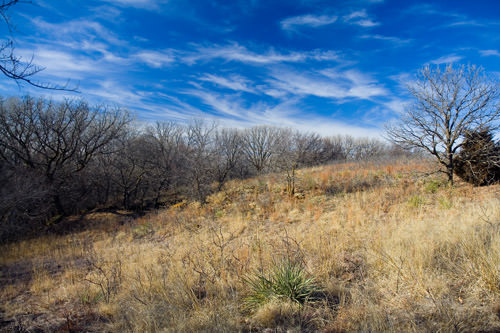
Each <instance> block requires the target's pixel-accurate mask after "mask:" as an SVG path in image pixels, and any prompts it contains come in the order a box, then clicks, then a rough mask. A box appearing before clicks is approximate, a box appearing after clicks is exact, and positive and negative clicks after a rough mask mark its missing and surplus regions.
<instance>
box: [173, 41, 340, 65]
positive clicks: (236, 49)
mask: <svg viewBox="0 0 500 333" xmlns="http://www.w3.org/2000/svg"><path fill="white" fill-rule="evenodd" d="M216 58H218V59H223V60H226V61H238V62H242V63H247V64H261V65H262V64H274V63H281V62H292V63H296V62H304V61H306V60H316V61H336V60H339V56H338V54H337V53H336V52H334V51H321V50H314V51H308V52H296V51H292V52H288V53H280V52H278V51H275V50H274V49H272V48H271V49H269V50H268V51H266V52H263V53H256V52H253V51H250V50H248V49H247V48H246V47H244V46H242V45H239V44H238V43H232V44H228V45H223V46H220V45H213V46H208V47H204V46H198V47H197V50H196V52H192V53H190V54H189V53H187V54H185V55H182V57H181V60H182V61H185V62H187V63H196V62H198V61H206V60H212V59H216Z"/></svg>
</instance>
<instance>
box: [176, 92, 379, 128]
mask: <svg viewBox="0 0 500 333" xmlns="http://www.w3.org/2000/svg"><path fill="white" fill-rule="evenodd" d="M186 93H190V94H191V95H192V96H195V97H198V98H199V99H200V100H201V101H202V102H203V104H205V105H206V106H208V107H210V108H211V109H212V111H213V113H212V115H211V117H212V118H213V119H217V120H218V122H219V123H220V124H221V125H222V126H226V127H237V128H247V127H251V126H255V125H262V124H266V125H274V126H285V127H290V128H295V129H298V130H301V131H307V132H314V133H319V134H322V135H325V136H327V135H332V134H349V135H353V136H359V137H361V136H362V137H377V138H380V137H381V136H382V131H381V130H380V129H378V128H367V127H363V126H356V125H352V124H347V123H345V122H342V121H339V120H336V119H334V118H333V117H328V116H321V115H315V114H311V113H310V114H308V115H307V116H304V112H303V109H302V105H301V101H300V98H298V97H294V98H289V99H286V100H283V101H280V102H278V103H265V102H262V101H260V102H256V103H251V104H250V105H248V104H247V103H246V101H245V100H243V99H241V98H239V97H238V96H234V95H232V96H231V95H226V94H219V93H215V92H213V91H203V90H200V89H196V90H192V91H188V92H186Z"/></svg>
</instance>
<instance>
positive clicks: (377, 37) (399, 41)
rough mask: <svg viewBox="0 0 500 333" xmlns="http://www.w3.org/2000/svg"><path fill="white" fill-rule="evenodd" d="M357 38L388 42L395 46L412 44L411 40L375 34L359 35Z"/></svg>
mask: <svg viewBox="0 0 500 333" xmlns="http://www.w3.org/2000/svg"><path fill="white" fill-rule="evenodd" d="M359 38H363V39H375V40H381V41H386V42H390V43H392V44H396V45H405V44H409V43H411V42H412V40H411V39H403V38H399V37H391V36H383V35H377V34H375V35H361V36H359Z"/></svg>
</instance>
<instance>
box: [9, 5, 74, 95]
mask: <svg viewBox="0 0 500 333" xmlns="http://www.w3.org/2000/svg"><path fill="white" fill-rule="evenodd" d="M18 3H30V2H29V1H20V0H10V1H8V0H2V1H1V2H0V17H1V18H2V19H3V21H4V23H5V24H6V25H7V28H8V30H9V32H10V34H11V35H12V33H13V30H14V28H13V25H12V22H11V20H10V16H9V14H8V10H9V9H10V8H11V7H12V6H14V5H16V4H18ZM14 51H15V42H14V39H13V38H12V37H10V38H7V39H6V40H5V41H2V42H1V43H0V72H2V74H3V75H5V76H6V77H8V78H9V79H13V80H14V81H16V82H17V84H20V83H22V82H24V83H27V84H29V85H31V86H33V87H37V88H42V89H50V90H65V91H77V88H76V87H70V86H69V81H68V82H66V84H64V85H55V84H50V83H42V82H38V81H36V80H35V79H34V78H33V77H34V76H35V74H37V73H39V72H41V71H43V70H44V68H43V67H40V66H37V65H35V64H34V63H33V57H31V59H23V58H22V57H20V56H18V55H16V53H15V52H14Z"/></svg>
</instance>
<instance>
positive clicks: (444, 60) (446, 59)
mask: <svg viewBox="0 0 500 333" xmlns="http://www.w3.org/2000/svg"><path fill="white" fill-rule="evenodd" d="M462 59H463V57H462V56H459V55H456V54H449V55H446V56H442V57H440V58H437V59H434V60H431V61H430V63H431V64H434V65H441V64H452V63H456V62H459V61H460V60H462Z"/></svg>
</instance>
